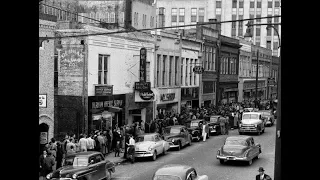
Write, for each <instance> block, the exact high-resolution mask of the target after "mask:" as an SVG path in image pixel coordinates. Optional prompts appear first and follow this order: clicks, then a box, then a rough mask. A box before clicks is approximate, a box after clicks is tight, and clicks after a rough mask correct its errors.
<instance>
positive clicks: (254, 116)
mask: <svg viewBox="0 0 320 180" xmlns="http://www.w3.org/2000/svg"><path fill="white" fill-rule="evenodd" d="M242 119H259V115H258V114H244V115H243V116H242Z"/></svg>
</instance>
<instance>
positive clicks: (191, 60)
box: [189, 59, 193, 86]
mask: <svg viewBox="0 0 320 180" xmlns="http://www.w3.org/2000/svg"><path fill="white" fill-rule="evenodd" d="M192 66H193V59H190V71H189V76H190V81H189V85H190V86H191V85H192V73H193V71H192Z"/></svg>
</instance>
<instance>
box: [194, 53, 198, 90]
mask: <svg viewBox="0 0 320 180" xmlns="http://www.w3.org/2000/svg"><path fill="white" fill-rule="evenodd" d="M197 63H198V59H195V60H194V65H195V66H198V64H197ZM193 77H194V79H193V84H194V85H197V84H198V83H197V79H196V77H197V75H196V73H193Z"/></svg>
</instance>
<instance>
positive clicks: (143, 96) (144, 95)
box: [139, 90, 154, 100]
mask: <svg viewBox="0 0 320 180" xmlns="http://www.w3.org/2000/svg"><path fill="white" fill-rule="evenodd" d="M139 96H140V97H141V99H143V100H151V99H153V98H154V93H153V92H152V91H151V90H147V91H141V92H140V93H139Z"/></svg>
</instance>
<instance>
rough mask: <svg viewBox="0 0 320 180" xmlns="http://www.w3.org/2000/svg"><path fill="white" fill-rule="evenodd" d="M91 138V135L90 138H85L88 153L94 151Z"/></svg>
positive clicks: (93, 142) (93, 143)
mask: <svg viewBox="0 0 320 180" xmlns="http://www.w3.org/2000/svg"><path fill="white" fill-rule="evenodd" d="M92 137H93V134H90V136H89V137H88V138H87V139H88V146H87V150H88V151H93V150H94V145H95V141H94V140H93V139H92Z"/></svg>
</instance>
